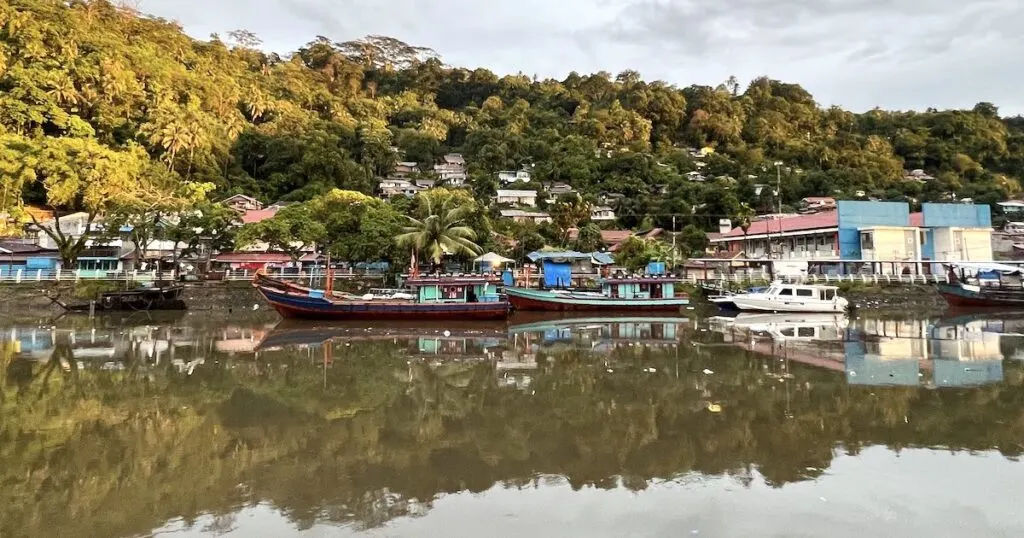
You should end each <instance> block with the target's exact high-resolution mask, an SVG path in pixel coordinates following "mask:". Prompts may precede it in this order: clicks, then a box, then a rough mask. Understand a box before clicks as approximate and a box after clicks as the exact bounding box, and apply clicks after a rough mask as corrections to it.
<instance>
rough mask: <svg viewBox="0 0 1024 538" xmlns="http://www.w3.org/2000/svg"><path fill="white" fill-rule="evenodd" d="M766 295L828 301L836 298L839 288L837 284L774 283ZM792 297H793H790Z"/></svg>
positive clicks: (788, 298)
mask: <svg viewBox="0 0 1024 538" xmlns="http://www.w3.org/2000/svg"><path fill="white" fill-rule="evenodd" d="M761 293H763V294H764V295H769V296H772V297H778V298H782V299H787V300H794V301H801V300H803V301H828V302H832V301H833V300H835V298H836V295H837V294H838V293H839V288H837V287H835V286H801V285H798V284H772V285H771V286H769V287H768V289H767V290H765V291H763V292H761ZM790 298H792V299H790Z"/></svg>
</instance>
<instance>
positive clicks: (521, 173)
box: [498, 170, 530, 185]
mask: <svg viewBox="0 0 1024 538" xmlns="http://www.w3.org/2000/svg"><path fill="white" fill-rule="evenodd" d="M498 181H500V182H501V184H502V185H508V184H510V183H529V182H530V172H528V171H526V170H516V171H513V170H505V171H502V172H498Z"/></svg>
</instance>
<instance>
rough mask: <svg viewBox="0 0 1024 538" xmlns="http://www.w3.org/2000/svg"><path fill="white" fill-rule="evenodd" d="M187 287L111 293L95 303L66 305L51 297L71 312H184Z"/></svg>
mask: <svg viewBox="0 0 1024 538" xmlns="http://www.w3.org/2000/svg"><path fill="white" fill-rule="evenodd" d="M184 290H185V286H182V285H181V284H172V285H169V286H155V287H150V288H137V289H133V290H123V291H110V292H105V293H101V294H100V295H99V297H97V298H96V300H95V301H84V302H83V301H79V302H75V303H71V304H68V303H64V302H62V301H59V300H57V299H56V298H53V297H50V298H49V299H50V300H51V301H53V303H54V304H56V305H58V306H60V307H61V308H63V309H65V310H67V311H69V312H88V311H90V310H93V309H95V311H96V312H135V311H142V310H184V309H185V301H183V300H182V299H181V295H182V292H183V291H184Z"/></svg>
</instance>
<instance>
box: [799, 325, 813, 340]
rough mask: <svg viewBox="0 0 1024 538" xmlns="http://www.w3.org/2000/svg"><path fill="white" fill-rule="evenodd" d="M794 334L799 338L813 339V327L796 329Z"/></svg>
mask: <svg viewBox="0 0 1024 538" xmlns="http://www.w3.org/2000/svg"><path fill="white" fill-rule="evenodd" d="M796 334H797V336H799V337H801V338H814V327H797V329H796Z"/></svg>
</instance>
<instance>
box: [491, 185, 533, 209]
mask: <svg viewBox="0 0 1024 538" xmlns="http://www.w3.org/2000/svg"><path fill="white" fill-rule="evenodd" d="M494 199H495V201H496V202H497V203H499V204H509V205H521V206H528V207H534V206H536V205H537V191H517V190H510V189H498V194H497V196H495V197H494Z"/></svg>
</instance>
